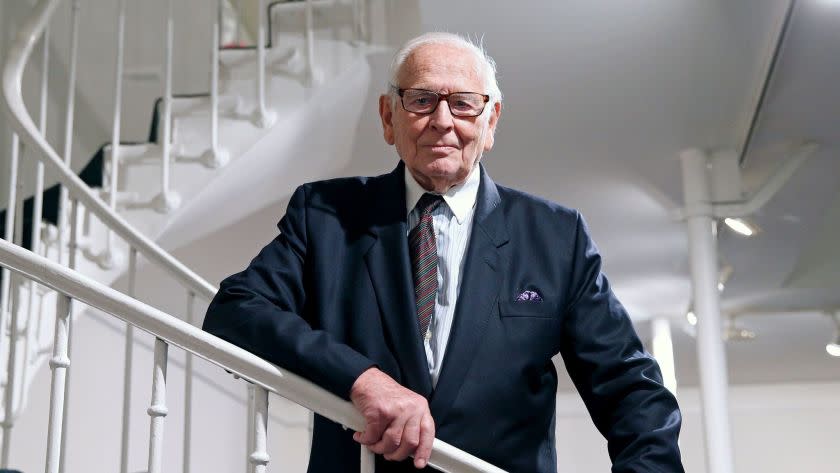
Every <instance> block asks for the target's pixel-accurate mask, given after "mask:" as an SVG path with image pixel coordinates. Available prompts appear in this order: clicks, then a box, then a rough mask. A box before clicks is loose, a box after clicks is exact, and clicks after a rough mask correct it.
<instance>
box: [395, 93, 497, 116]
mask: <svg viewBox="0 0 840 473" xmlns="http://www.w3.org/2000/svg"><path fill="white" fill-rule="evenodd" d="M391 88H393V89H394V90H396V91H397V95H399V96H400V104H401V105H402V108H403V110H405V111H406V112H408V113H416V114H418V115H431V114H433V113H435V110H437V108H438V106H439V105H440V102H441V101H442V100H446V103H447V104H448V105H449V113H451V114H452V115H454V116H456V117H467V118H470V117H478V116H480V115H481V114H482V113H484V109H485V108H487V103H488V102H490V96H489V95H487V94H480V93H478V92H466V91H461V92H450V93H448V94H439V93H437V92H435V91H433V90H427V89H415V88H409V89H401V88H399V87H397V86H395V85H391ZM408 90H417V91H420V92H428V93H430V94H433V95H434V96H435V97H437V103H436V104H435V106H434V107H432V109H431V110H429V111H428V112H415V111H412V110H409V109H407V108H405V101H404V99H405V96H404V95H405V92H406V91H408ZM457 94H474V95H478V96H481V97H482V98H484V105H483V106H482V107H481V110H479V112H478V113H477V114H475V115H463V114H458V113H456V112H454V111H453V110H452V104H450V103H449V97H450V96H452V95H457Z"/></svg>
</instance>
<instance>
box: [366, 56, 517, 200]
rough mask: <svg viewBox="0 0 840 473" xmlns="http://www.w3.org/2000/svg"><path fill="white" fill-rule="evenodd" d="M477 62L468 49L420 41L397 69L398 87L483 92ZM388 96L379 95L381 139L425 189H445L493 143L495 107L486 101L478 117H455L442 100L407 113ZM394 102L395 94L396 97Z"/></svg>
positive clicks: (459, 179)
mask: <svg viewBox="0 0 840 473" xmlns="http://www.w3.org/2000/svg"><path fill="white" fill-rule="evenodd" d="M478 66H479V64H478V60H477V59H476V58H475V56H474V55H473V54H472V53H470V52H469V51H467V50H465V49H463V48H460V47H457V46H453V45H448V44H426V45H423V46H420V47H418V48H417V49H415V50H414V51H413V52H412V53H411V55H410V56H409V57H408V58H407V59H406V61H405V63H404V64H403V67H402V69H401V70H400V72H399V76H398V81H397V82H398V83H397V84H394V85H396V86H397V87H399V88H402V89H426V90H431V91H433V92H437V93H439V94H449V93H452V92H478V93H481V94H486V93H487V91H486V90H485V87H484V80H483V78H482V77H481V76H480V75H479V72H478V71H479V70H480V68H479V67H478ZM390 100H391V99H390V97H389V96H387V95H383V96H382V97H380V99H379V115H380V117H381V118H382V127H383V132H384V137H385V141H386V142H387V143H388V144H391V145H395V146H396V148H397V154H399V155H400V159H402V160H403V162H404V163H405V166H406V168H407V169H408V170H409V172H411V174H412V176H414V178H415V179H416V180H417V182H419V183H420V185H422V186H423V187H424V188H426V190H434V191H437V192H446V191H447V190H448V189H449V188H451V187H452V186H455V185H457V184H460V183H462V182H464V181H465V180H466V178H467V176H469V174H470V171H472V169H473V166H475V165H476V163H477V162H478V160H479V158H480V157H481V154H482V153H483V152H485V151H489V150H490V149H491V148H492V147H493V132H494V131H495V129H496V122H497V121H498V119H499V115H500V113H501V105H500V104H498V103H496V104H495V106H494V107H491V106H490V105H489V104H488V105H487V108H492V109H491V110H487V109H485V110H484V113H483V114H482V115H481V116H478V117H456V116H454V115H452V113H451V112H450V110H449V105H448V103H447V102H446V101H445V100H441V101H440V103H439V104H438V106H437V109H436V110H435V111H434V112H433V113H432V114H430V115H421V114H417V113H412V112H407V111H405V109H403V107H402V104H400V103H397V104H396V107H393V108H392V106H391V105H392V104H391V102H390ZM397 100H399V97H397Z"/></svg>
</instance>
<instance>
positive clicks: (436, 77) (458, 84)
mask: <svg viewBox="0 0 840 473" xmlns="http://www.w3.org/2000/svg"><path fill="white" fill-rule="evenodd" d="M397 78H398V81H399V86H400V87H402V88H404V89H408V88H421V89H429V90H434V91H436V92H458V91H468V92H480V93H486V91H485V90H484V89H485V88H486V87H485V85H484V78H483V77H482V73H481V67H480V63H479V61H478V58H476V57H475V54H474V53H473V52H472V51H470V50H468V49H466V48H463V47H459V46H457V45H451V44H435V43H431V44H424V45H422V46H419V47H417V49H415V50H414V51H412V52H411V54H410V55H409V56H408V57H407V58H406V60H405V62H404V63H403V65H402V67H401V68H400V71H399V74H398V75H397Z"/></svg>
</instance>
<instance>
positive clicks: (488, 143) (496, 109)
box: [484, 102, 502, 152]
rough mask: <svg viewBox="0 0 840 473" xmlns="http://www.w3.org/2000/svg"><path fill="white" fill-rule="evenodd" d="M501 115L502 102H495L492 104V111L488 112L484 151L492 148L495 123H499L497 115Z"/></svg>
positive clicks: (494, 137) (494, 136)
mask: <svg viewBox="0 0 840 473" xmlns="http://www.w3.org/2000/svg"><path fill="white" fill-rule="evenodd" d="M500 116H502V103H501V102H496V103H495V104H493V111H492V112H491V113H490V118H489V119H488V121H487V136H486V137H485V138H484V151H485V152H487V151H490V150H491V149H493V142H494V141H495V139H496V124H497V123H499V117H500Z"/></svg>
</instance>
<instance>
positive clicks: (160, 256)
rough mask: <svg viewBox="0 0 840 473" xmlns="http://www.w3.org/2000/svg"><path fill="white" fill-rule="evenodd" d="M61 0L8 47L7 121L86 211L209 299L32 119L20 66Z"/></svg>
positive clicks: (47, 5)
mask: <svg viewBox="0 0 840 473" xmlns="http://www.w3.org/2000/svg"><path fill="white" fill-rule="evenodd" d="M60 2H61V0H40V2H38V4H37V5H36V6H35V8H34V14H33V15H32V16H31V17H30V18H29V19H27V20H26V22H25V23H24V24H23V26H22V27H21V29H20V31H19V32H18V35H17V37H16V38H15V41H14V42H13V43H12V45H11V47H10V48H9V51H8V56H7V59H6V64H5V65H4V67H3V96H4V98H5V104H6V107H7V108H8V111H9V118H10V124H11V125H12V127H13V128H14V129H15V130H16V131H17V133H18V134H19V135H20V138H21V139H22V140H23V141H24V142H25V143H26V144H28V145H30V146H31V147H32V149H33V150H38V151H40V152H35V153H33V154H34V155H36V156H39V157H40V159H42V160H43V162H44V164H45V165H46V166H48V167H49V169H50V171H51V172H52V173H54V174H55V175H56V176H57V177H58V180H59V182H61V183H62V184H63V185H64V186H66V187H67V188H68V190H69V191H70V192H71V193H72V194H73V195H74V198H77V199H78V200H79V201H80V202H81V203H82V204H84V206H85V207H86V208H87V209H88V211H89V212H92V213H93V214H94V215H96V216H97V218H99V219H100V220H101V221H102V222H103V223H104V224H105V225H106V226H108V227H110V228H111V229H112V230H113V231H114V232H115V233H117V234H118V235H119V236H120V237H121V238H123V239H124V240H126V241H127V242H128V244H129V246H132V247H134V248H137V250H138V251H139V252H140V253H141V254H142V255H143V256H144V257H146V258H147V259H149V260H150V261H152V262H154V263H157V264H159V265H161V266H162V267H163V268H164V269H165V270H167V271H169V272H170V273H171V274H173V275H174V276H175V277H176V278H177V279H178V280H179V281H181V282H182V283H183V284H185V285H186V286H187V287H189V288H191V289H193V290H194V291H195V292H196V294H197V295H199V296H201V297H203V298H206V299H210V298H212V297H213V295H215V293H216V288H215V287H214V286H213V285H211V284H210V283H208V282H207V281H205V280H204V279H203V278H201V277H200V276H198V275H197V274H195V272H193V271H192V270H191V269H189V268H187V267H186V266H185V265H184V264H182V263H181V262H180V261H178V260H176V259H175V258H174V257H173V256H172V255H170V254H169V253H167V252H166V251H164V250H163V249H162V248H160V247H159V246H158V245H157V244H156V243H155V242H153V241H152V240H150V239H149V238H147V237H146V236H145V235H143V234H142V233H140V232H138V231H137V230H135V229H134V228H133V227H132V226H131V225H129V224H128V223H127V222H126V221H125V220H124V219H123V218H122V217H120V216H119V215H118V214H117V213H116V212H114V211H113V210H111V209H110V208H108V206H107V205H105V204H104V203H103V202H102V201H101V200H100V199H99V198H98V197H97V196H96V195H95V194H94V193H93V192H92V191H91V190H90V189H89V188H88V186H87V185H86V184H85V183H84V182H82V180H81V179H79V177H78V176H76V175H75V174H74V173H73V172H72V170H71V169H70V168H69V167H68V166H66V165H65V164H64V162H63V161H62V159H61V158H60V157H59V156H58V154H57V153H56V152H55V150H54V149H53V148H52V147H51V146H50V144H49V143H48V142H47V141H46V139H45V138H44V137H43V136H41V135H40V133H38V130H37V128H36V127H35V125H34V123H33V122H32V117H31V116H30V115H29V112H28V111H27V110H26V106H25V104H24V102H23V95H22V88H21V87H22V84H21V81H22V78H23V69H24V67H25V65H26V62H27V60H28V58H29V56H30V54H31V53H32V48H33V45H34V44H35V42H36V41H37V40H38V37H39V36H40V35H41V33H42V32H43V31H44V28H45V26H46V24H47V22H48V21H49V18H50V17H51V16H52V14H53V13H54V11H55V9H56V7H57V6H58V5H59V3H60Z"/></svg>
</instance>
